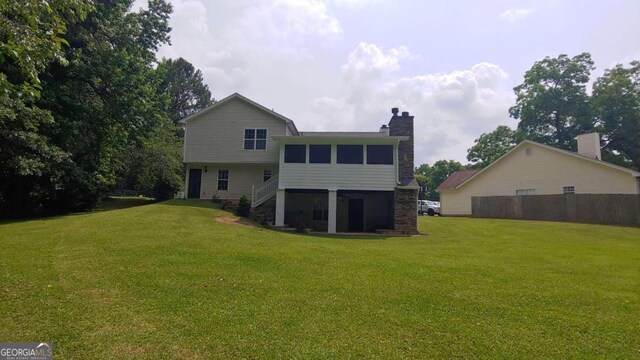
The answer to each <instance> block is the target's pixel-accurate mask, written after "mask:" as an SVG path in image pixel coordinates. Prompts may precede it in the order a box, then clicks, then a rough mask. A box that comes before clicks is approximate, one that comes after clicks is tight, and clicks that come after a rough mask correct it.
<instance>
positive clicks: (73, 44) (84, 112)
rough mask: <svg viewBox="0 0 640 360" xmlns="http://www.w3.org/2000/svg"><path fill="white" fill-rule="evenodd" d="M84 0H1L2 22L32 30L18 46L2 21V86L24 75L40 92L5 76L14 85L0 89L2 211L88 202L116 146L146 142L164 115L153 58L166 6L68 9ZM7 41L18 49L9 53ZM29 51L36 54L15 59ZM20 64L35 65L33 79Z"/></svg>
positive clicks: (111, 167) (108, 170)
mask: <svg viewBox="0 0 640 360" xmlns="http://www.w3.org/2000/svg"><path fill="white" fill-rule="evenodd" d="M14 3H15V2H14ZM17 3H19V4H22V2H17ZM84 3H85V2H82V1H72V0H60V1H53V2H41V1H39V0H38V1H36V0H33V1H31V0H29V1H27V5H25V8H26V9H27V10H25V9H23V8H21V7H20V6H21V5H0V10H2V17H3V18H2V19H0V20H5V19H9V20H16V19H17V20H20V21H24V22H25V23H26V24H27V25H26V26H25V27H24V29H22V30H24V31H34V34H35V35H34V36H33V39H35V40H34V41H36V43H35V45H34V44H31V43H29V44H26V45H17V46H16V45H15V44H14V42H15V40H14V39H13V38H11V37H7V35H6V34H7V31H6V24H5V23H4V22H2V21H0V24H1V25H0V37H1V38H0V43H1V45H0V48H1V49H2V53H1V54H0V55H2V56H0V66H1V68H2V73H1V74H0V86H5V85H6V84H7V83H9V82H13V83H15V84H19V82H20V81H24V80H22V79H27V80H26V81H30V82H31V85H30V86H31V88H34V89H36V90H39V91H38V92H35V91H23V90H22V89H23V88H25V86H24V85H13V83H10V85H12V86H14V88H15V87H17V86H22V88H21V89H19V91H13V92H8V93H7V92H6V91H5V92H4V93H2V95H0V102H2V103H0V112H2V114H3V115H6V119H7V121H4V120H3V121H2V123H0V140H1V141H0V143H1V144H2V145H0V146H2V152H0V154H1V155H0V175H1V176H2V182H1V185H0V205H1V206H0V209H1V210H3V211H4V212H5V213H4V215H12V216H25V215H34V214H48V213H52V212H64V211H69V210H82V209H87V208H90V207H92V206H93V205H94V204H95V202H96V200H97V199H98V198H99V196H100V194H101V193H102V192H103V191H104V190H105V189H107V188H109V187H110V186H112V185H113V184H114V183H115V179H116V176H117V174H118V173H119V172H120V171H122V170H123V167H125V166H126V164H127V162H126V161H123V159H126V158H125V157H124V156H123V154H124V153H126V152H129V151H131V149H132V147H133V148H134V149H144V148H145V146H146V143H145V139H150V138H152V135H150V134H153V133H154V130H155V129H156V128H157V127H158V126H163V124H165V123H166V122H168V121H169V120H168V117H167V115H166V112H165V109H164V103H163V97H162V96H159V95H158V92H157V89H156V83H155V82H154V79H153V74H154V68H153V64H154V62H155V51H156V50H157V48H158V46H159V45H160V44H162V43H165V42H167V41H168V32H169V30H170V29H169V27H168V18H169V13H170V11H171V6H170V5H169V4H167V3H166V2H165V1H164V0H150V1H149V9H148V10H143V11H140V12H139V13H135V12H130V11H129V9H130V7H131V4H132V0H124V1H110V0H100V1H96V2H95V3H94V5H95V6H94V7H93V9H92V10H93V11H92V12H91V13H89V14H87V16H86V17H82V16H76V15H77V14H83V13H82V12H81V10H82V9H84V8H83V7H80V5H83V4H84ZM2 4H4V3H2ZM49 4H52V5H49ZM61 4H62V5H61ZM65 4H71V5H73V6H71V5H69V6H66V7H65V6H64V5H65ZM74 6H75V7H74ZM83 6H86V5H83ZM5 11H6V12H5ZM24 14H27V15H28V16H27V15H24ZM51 14H54V15H55V16H57V17H54V18H51V16H53V15H51ZM56 14H57V15H56ZM31 15H33V16H35V17H36V18H33V17H29V16H31ZM25 16H26V17H25ZM51 19H53V20H51ZM17 20H16V21H17ZM74 20H77V21H75V22H74ZM49 22H51V23H52V24H53V25H52V26H48V24H49ZM60 22H62V24H63V25H64V26H62V27H61V25H60ZM11 26H12V25H10V26H9V28H10V29H11ZM59 29H65V30H66V34H65V35H64V39H62V40H59V39H57V38H55V37H54V38H51V36H50V34H51V33H53V34H55V35H56V36H59V35H60V30H59ZM26 38H27V39H29V37H28V36H27V37H26ZM43 39H44V40H43ZM47 39H49V40H47ZM41 40H42V41H43V45H42V46H40V45H38V44H39V43H38V41H41ZM56 42H57V43H56ZM51 43H53V44H54V45H51ZM56 44H57V45H56ZM60 44H64V45H65V46H61V45H60ZM67 44H68V45H67ZM32 45H33V49H32V48H31V47H30V46H32ZM25 46H27V47H29V48H26V50H25V49H23V48H24V47H25ZM41 47H43V48H44V49H45V50H42V51H39V50H38V49H40V48H41ZM7 49H8V50H14V51H18V55H16V56H14V55H11V56H13V57H9V55H7V54H6V53H5V50H7ZM34 49H35V50H34ZM22 50H24V51H25V53H26V55H25V56H21V55H20V53H19V51H22ZM11 54H13V52H12V53H11ZM34 54H35V55H38V56H42V61H34V62H33V64H29V63H26V65H24V64H23V63H22V62H21V60H20V59H22V58H25V59H31V57H32V55H34ZM47 57H50V58H53V59H57V60H58V61H57V62H52V61H51V60H47ZM16 59H17V60H16ZM23 68H25V69H27V70H28V69H36V70H37V71H40V73H39V76H38V79H37V81H35V80H34V79H33V76H31V75H29V74H30V73H29V71H27V75H29V76H26V75H24V74H23V73H24V72H25V70H23ZM3 89H4V87H3ZM27 90H28V88H27ZM7 94H8V95H7ZM38 96H39V97H38Z"/></svg>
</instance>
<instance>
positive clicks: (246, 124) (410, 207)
mask: <svg viewBox="0 0 640 360" xmlns="http://www.w3.org/2000/svg"><path fill="white" fill-rule="evenodd" d="M392 112H393V116H392V118H391V121H390V122H389V125H388V126H387V125H383V126H382V128H381V129H380V131H377V132H301V131H298V129H297V128H296V126H295V124H294V123H293V121H291V120H289V119H287V118H286V117H284V116H282V115H280V114H278V113H276V112H274V111H272V110H269V109H267V108H265V107H264V106H262V105H259V104H257V103H255V102H254V101H251V100H249V99H247V98H246V97H244V96H242V95H240V94H237V93H235V94H233V95H231V96H229V97H227V98H225V99H223V100H221V101H218V102H216V103H215V104H213V105H211V106H209V107H208V108H206V109H204V110H202V111H200V112H199V113H197V114H194V115H191V116H189V117H187V118H185V119H184V120H183V123H184V125H185V138H184V162H185V164H186V178H185V183H186V184H185V189H186V192H185V195H186V197H188V198H199V199H212V198H213V197H217V198H219V199H227V200H231V201H234V202H235V201H237V200H238V199H240V197H242V196H243V195H244V196H247V197H248V198H249V199H250V200H251V203H252V207H253V208H255V209H260V208H261V207H269V209H270V211H272V212H273V213H274V214H273V215H274V218H275V225H276V226H294V227H297V226H303V227H307V228H312V229H314V230H317V231H327V232H329V233H336V232H372V231H379V230H384V231H395V232H400V233H406V234H414V233H417V211H416V200H417V194H418V185H417V182H416V181H415V179H414V177H413V171H414V168H413V116H409V114H408V113H406V112H404V113H402V114H401V115H399V114H398V109H396V108H394V109H393V110H392Z"/></svg>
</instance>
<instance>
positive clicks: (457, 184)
mask: <svg viewBox="0 0 640 360" xmlns="http://www.w3.org/2000/svg"><path fill="white" fill-rule="evenodd" d="M525 145H534V146H539V147H542V148H545V149H549V150H552V151H555V152H557V153H560V154H563V155H565V156H573V157H575V158H577V159H580V160H583V161H588V162H590V163H592V164H596V165H599V166H606V167H609V168H612V169H615V170H618V171H623V172H626V173H628V174H629V175H631V176H634V177H640V172H638V171H635V170H631V169H628V168H626V167H623V166H618V165H615V164H612V163H608V162H606V161H602V160H596V159H592V158H588V157H586V156H583V155H580V154H578V153H575V152H571V151H567V150H564V149H559V148H557V147H553V146H549V145H545V144H541V143H538V142H535V141H531V140H524V141H522V142H521V143H520V144H518V145H516V146H514V147H513V148H512V149H511V150H509V151H507V153H506V154H504V155H502V156H501V157H500V158H498V160H496V161H494V162H492V163H491V164H489V166H487V167H486V168H484V169H482V170H479V171H477V170H472V171H475V172H474V173H473V174H471V175H470V176H468V177H467V178H466V179H464V180H462V181H459V180H458V181H456V180H454V179H452V180H451V183H449V184H447V187H443V185H445V184H446V183H447V182H448V181H449V178H451V177H453V176H454V175H456V173H453V174H451V175H449V177H448V178H447V179H446V180H445V181H444V182H442V184H440V186H438V188H437V189H436V191H441V190H450V189H459V188H461V187H462V186H464V185H465V184H467V183H469V182H471V181H473V179H475V178H477V177H478V176H480V174H482V173H483V172H486V171H489V169H491V168H492V167H493V166H494V165H495V164H497V163H499V162H500V161H502V160H503V159H504V158H506V157H507V156H509V155H510V154H511V153H513V152H515V151H516V150H517V149H519V148H521V147H523V146H525ZM457 176H460V175H457Z"/></svg>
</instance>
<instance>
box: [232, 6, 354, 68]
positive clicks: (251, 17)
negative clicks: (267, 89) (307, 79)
mask: <svg viewBox="0 0 640 360" xmlns="http://www.w3.org/2000/svg"><path fill="white" fill-rule="evenodd" d="M232 31H233V32H234V37H235V38H236V39H235V41H239V42H240V43H247V44H252V46H254V47H257V48H261V49H265V50H267V51H270V52H276V53H278V54H280V55H285V56H291V55H293V56H297V57H302V58H306V57H309V56H310V55H309V52H308V48H309V47H310V46H317V45H322V44H330V43H332V42H333V41H335V40H336V39H338V38H340V36H341V35H342V26H341V25H340V22H339V21H338V19H337V18H336V17H335V16H333V14H332V13H331V11H330V9H329V6H328V5H327V3H326V2H325V1H322V0H276V1H259V2H257V3H256V4H253V5H251V6H247V7H246V8H245V9H244V14H243V15H242V17H241V18H240V20H239V21H238V22H237V23H236V24H234V29H233V30H232Z"/></svg>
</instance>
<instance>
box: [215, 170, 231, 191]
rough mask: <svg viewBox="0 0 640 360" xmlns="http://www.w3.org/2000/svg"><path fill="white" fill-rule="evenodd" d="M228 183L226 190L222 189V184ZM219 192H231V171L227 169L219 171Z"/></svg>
mask: <svg viewBox="0 0 640 360" xmlns="http://www.w3.org/2000/svg"><path fill="white" fill-rule="evenodd" d="M223 174H226V176H225V177H222V175H223ZM225 183H226V189H220V184H225ZM216 188H217V189H218V191H229V170H227V169H219V170H218V186H217V187H216Z"/></svg>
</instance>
